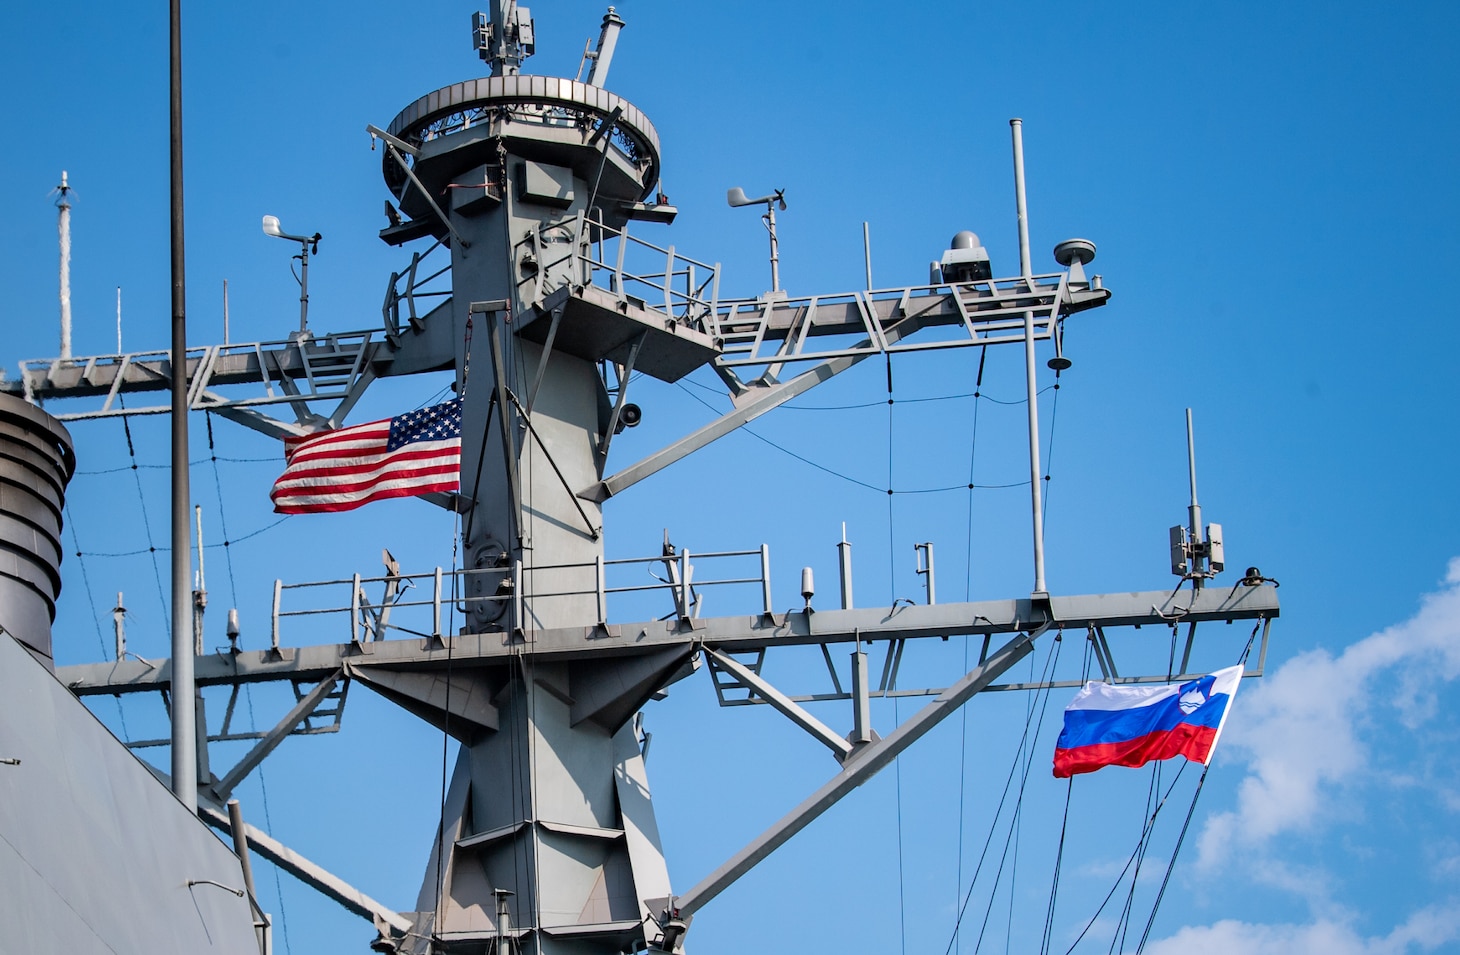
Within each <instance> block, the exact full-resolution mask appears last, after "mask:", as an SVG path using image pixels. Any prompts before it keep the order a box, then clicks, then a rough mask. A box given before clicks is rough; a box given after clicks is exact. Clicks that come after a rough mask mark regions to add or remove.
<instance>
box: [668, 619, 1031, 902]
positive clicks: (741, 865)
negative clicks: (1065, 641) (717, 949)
mask: <svg viewBox="0 0 1460 955" xmlns="http://www.w3.org/2000/svg"><path fill="white" fill-rule="evenodd" d="M1036 633H1037V632H1036ZM1033 647H1034V635H1030V634H1020V635H1019V636H1017V637H1015V638H1014V639H1013V640H1010V641H1009V642H1008V643H1007V644H1005V645H1004V647H1003V648H1002V649H1000V650H999V651H998V652H997V653H995V654H994V655H993V656H991V657H990V658H989V659H988V660H987V661H986V662H984V663H983V664H982V665H980V666H978V667H975V668H974V669H972V670H970V671H969V672H968V673H967V674H966V675H964V677H963V679H961V680H959V681H958V682H957V683H955V684H953V685H952V686H950V687H949V688H948V689H947V690H945V691H944V692H943V693H942V694H941V695H940V696H939V697H938V698H937V699H935V700H934V701H933V702H931V703H929V704H928V705H927V706H925V707H923V708H922V709H921V710H919V711H918V712H917V713H915V714H913V715H912V716H911V717H909V718H908V719H907V721H906V722H904V723H903V724H902V725H901V726H899V727H898V728H897V729H895V730H893V731H892V733H890V734H889V735H888V736H887V737H886V738H885V739H882V740H879V741H877V742H875V743H869V744H868V745H867V746H865V747H863V748H862V749H861V750H860V751H858V753H857V755H856V756H855V757H853V758H852V759H851V760H849V761H848V762H847V763H846V765H845V767H844V768H843V769H842V771H841V773H840V774H838V775H837V776H836V777H835V778H833V779H832V780H830V781H829V782H827V783H826V784H825V785H824V786H822V787H821V788H820V789H818V790H817V791H816V792H814V793H812V794H811V795H810V796H808V797H807V798H806V800H805V801H804V802H802V803H801V805H799V806H797V807H796V808H795V809H793V810H791V812H789V813H788V814H786V815H785V816H784V817H783V818H782V819H781V820H780V821H779V822H777V823H776V824H775V825H773V826H771V827H770V828H769V829H767V830H766V831H765V832H763V833H761V834H760V835H759V836H758V837H756V838H755V839H754V840H753V841H752V842H750V843H749V844H748V845H747V846H746V847H745V848H743V849H741V850H740V851H739V852H737V853H735V855H733V856H731V857H730V858H729V859H728V860H727V861H726V862H725V864H724V865H722V866H720V867H719V868H718V869H716V870H715V871H714V872H712V873H710V874H709V875H708V876H706V877H705V878H704V879H703V880H702V881H701V882H700V883H699V884H698V885H696V886H695V887H694V888H692V889H690V890H689V891H688V892H686V893H685V894H684V895H682V896H679V897H678V898H676V899H675V901H674V907H675V908H677V909H679V912H680V914H681V915H693V914H694V913H695V912H696V911H698V910H699V909H700V908H701V907H702V906H704V905H705V904H706V903H708V902H709V901H710V900H711V899H713V898H714V897H715V896H717V895H719V894H720V893H721V892H723V891H724V890H725V889H727V888H729V887H730V885H731V884H732V883H734V882H735V880H736V879H738V878H740V877H741V876H742V875H744V874H745V873H747V872H749V871H750V870H751V869H752V868H753V867H754V866H755V865H756V864H757V863H759V862H760V861H761V860H762V859H764V858H765V857H766V856H768V855H770V854H771V853H772V852H774V851H775V850H776V849H777V848H779V847H780V846H781V845H783V844H785V842H786V841H787V840H789V839H790V838H791V837H792V836H794V835H795V834H796V833H798V832H800V831H801V830H802V829H804V828H806V826H808V825H809V824H810V823H811V822H812V820H814V819H816V817H817V816H820V815H821V814H822V813H823V812H825V811H826V810H828V809H830V808H831V807H832V806H834V805H836V803H837V801H838V800H840V799H841V798H842V797H843V796H845V795H846V794H847V793H849V792H851V791H852V790H853V789H856V788H857V787H858V786H860V785H862V783H864V782H866V781H867V780H869V779H871V778H872V777H873V776H874V775H875V774H876V773H877V772H878V771H879V770H881V769H882V768H883V767H885V766H886V765H887V764H888V763H890V762H892V760H893V759H895V758H896V757H897V755H898V754H899V753H901V752H902V751H903V750H905V749H907V748H908V747H909V746H911V745H912V744H913V743H915V742H916V741H917V740H919V739H921V738H922V737H923V735H924V734H925V733H927V732H928V731H929V730H931V729H932V728H933V727H934V726H937V725H938V723H939V722H941V721H942V720H943V718H944V717H946V716H949V715H950V714H952V713H955V712H957V710H958V708H959V707H961V706H962V705H963V704H964V703H967V702H968V701H969V700H971V699H973V697H974V696H975V695H976V694H977V693H978V692H979V691H980V690H982V689H984V688H985V687H986V686H988V685H989V684H990V683H992V682H993V681H994V680H995V679H997V678H998V676H999V675H1000V674H1002V673H1003V672H1004V671H1006V670H1008V669H1009V668H1010V667H1011V666H1013V665H1014V664H1015V663H1018V662H1019V661H1020V660H1022V659H1023V658H1024V657H1025V656H1027V655H1028V654H1029V651H1030V650H1032V649H1033Z"/></svg>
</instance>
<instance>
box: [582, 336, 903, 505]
mask: <svg viewBox="0 0 1460 955" xmlns="http://www.w3.org/2000/svg"><path fill="white" fill-rule="evenodd" d="M874 354H876V352H868V353H866V354H864V355H853V356H848V357H843V358H833V359H830V360H829V361H824V362H822V363H821V364H819V365H817V366H816V367H814V368H812V369H810V370H808V371H804V372H802V373H801V374H799V375H797V376H796V377H795V378H792V379H791V380H790V381H788V382H786V383H785V384H781V385H776V386H774V387H771V388H767V389H765V391H764V393H762V394H758V395H756V396H755V397H753V398H751V399H750V400H749V401H746V402H745V403H744V404H742V405H740V406H739V407H737V408H736V409H735V410H734V411H731V412H729V413H727V414H723V415H721V416H720V417H718V418H716V419H715V420H714V421H711V422H710V423H709V424H707V425H705V426H704V427H702V428H700V429H698V430H696V431H693V432H691V433H689V434H687V435H685V436H684V437H682V438H680V439H679V440H678V441H676V442H674V443H673V444H671V445H669V446H667V447H665V448H662V449H661V450H659V451H656V452H654V453H653V454H651V455H649V456H648V457H646V458H644V459H643V460H641V461H638V462H637V463H635V464H631V465H629V466H628V467H626V468H624V469H623V470H622V471H619V472H617V473H616V474H613V475H611V476H609V477H606V478H604V479H603V480H602V481H599V482H598V483H597V484H594V485H592V486H590V487H589V488H588V489H587V490H583V491H579V492H578V495H579V496H580V497H583V498H586V499H587V500H590V501H597V502H600V503H601V502H603V501H605V500H607V499H608V498H610V497H613V496H614V495H615V494H617V493H619V492H620V491H622V490H624V489H625V488H627V487H631V486H633V485H635V484H637V483H639V482H640V481H642V480H644V478H646V477H648V476H649V475H651V474H657V473H658V472H660V471H662V470H664V469H665V468H667V467H669V465H671V464H673V463H674V462H675V461H678V460H680V459H681V458H684V457H686V456H688V455H690V454H693V453H694V452H696V451H698V450H699V449H700V448H703V447H704V446H705V445H707V444H709V443H710V442H712V441H715V440H716V439H718V438H723V437H724V436H725V435H727V434H729V433H730V432H732V431H734V430H735V429H736V428H739V427H740V426H741V425H743V424H748V423H749V422H751V421H754V420H755V419H756V418H759V417H760V416H761V415H763V414H765V413H766V412H767V411H770V410H771V409H773V408H776V407H778V406H779V405H782V404H784V403H786V402H787V401H790V400H791V399H792V398H795V397H797V396H798V395H802V394H805V393H806V392H808V391H810V390H811V389H812V388H815V387H816V386H817V385H819V384H821V383H822V382H823V381H826V380H827V379H829V378H831V377H832V376H834V375H839V374H841V373H842V372H844V371H846V370H847V369H848V368H850V367H852V366H853V365H855V364H857V363H858V362H859V361H862V360H863V359H864V358H870V357H872V355H874Z"/></svg>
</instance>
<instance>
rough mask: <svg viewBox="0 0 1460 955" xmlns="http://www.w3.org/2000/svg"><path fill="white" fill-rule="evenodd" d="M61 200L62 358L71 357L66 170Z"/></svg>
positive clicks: (68, 211) (61, 188) (57, 225)
mask: <svg viewBox="0 0 1460 955" xmlns="http://www.w3.org/2000/svg"><path fill="white" fill-rule="evenodd" d="M55 191H56V192H58V193H60V196H61V197H60V198H59V199H57V200H56V209H57V210H59V215H58V217H57V223H56V227H57V229H58V230H59V232H60V235H61V357H62V358H70V357H71V187H70V186H69V185H68V184H67V183H66V170H64V169H63V170H61V184H60V185H59V186H57V187H56V189H55Z"/></svg>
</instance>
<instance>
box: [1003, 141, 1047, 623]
mask: <svg viewBox="0 0 1460 955" xmlns="http://www.w3.org/2000/svg"><path fill="white" fill-rule="evenodd" d="M1009 126H1010V128H1011V129H1012V130H1013V133H1014V204H1015V208H1016V211H1017V213H1018V216H1019V274H1020V275H1022V276H1024V277H1025V278H1026V279H1027V278H1030V277H1031V276H1032V275H1034V269H1033V266H1032V265H1031V264H1030V261H1029V210H1028V206H1027V204H1026V203H1025V200H1024V121H1023V120H1022V119H1011V120H1009ZM1024 379H1025V385H1026V392H1027V395H1026V397H1027V398H1028V405H1029V505H1030V511H1031V513H1032V515H1033V520H1034V592H1035V593H1036V594H1043V593H1047V592H1048V588H1046V587H1045V584H1044V489H1043V488H1042V487H1041V486H1040V483H1039V482H1040V475H1039V471H1040V466H1039V387H1038V381H1037V379H1036V377H1035V370H1034V313H1033V312H1025V313H1024Z"/></svg>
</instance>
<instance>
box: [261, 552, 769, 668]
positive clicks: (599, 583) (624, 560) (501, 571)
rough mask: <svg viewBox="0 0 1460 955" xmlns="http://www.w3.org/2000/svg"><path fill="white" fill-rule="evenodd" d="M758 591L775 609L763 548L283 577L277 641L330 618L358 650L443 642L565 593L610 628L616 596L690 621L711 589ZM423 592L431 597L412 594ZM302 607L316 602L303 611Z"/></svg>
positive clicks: (275, 620) (762, 606) (275, 618)
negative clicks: (474, 619) (487, 618)
mask: <svg viewBox="0 0 1460 955" xmlns="http://www.w3.org/2000/svg"><path fill="white" fill-rule="evenodd" d="M701 566H708V567H712V568H716V569H717V570H718V572H719V575H717V576H704V577H696V570H697V569H698V568H699V567H701ZM720 568H723V569H722V570H719V569H720ZM585 571H586V572H587V574H586V576H589V577H591V584H589V585H586V586H575V585H571V584H567V585H565V584H563V583H562V581H565V580H569V579H572V578H573V577H575V576H584V574H583V572H585ZM635 571H641V572H644V573H645V574H646V575H647V576H649V577H650V578H651V579H652V581H653V582H652V583H635V582H632V579H631V575H632V574H633V573H634V572H635ZM620 580H622V581H626V582H618V581H620ZM477 583H480V584H483V585H485V586H483V587H482V589H484V590H485V589H487V588H489V587H490V588H492V589H493V592H491V593H476V594H473V593H471V591H472V590H473V589H474V588H473V584H477ZM539 583H541V585H542V586H540V587H539V586H538V584H539ZM752 586H753V587H755V588H756V590H757V592H758V595H759V600H758V601H757V602H758V604H759V610H760V612H761V613H764V614H770V613H772V612H773V606H774V605H773V603H772V598H771V582H770V551H769V548H768V547H766V546H765V545H761V546H760V547H759V548H758V549H755V550H729V551H709V552H705V553H696V554H691V552H690V551H689V550H688V549H679V550H676V551H671V552H666V553H663V554H659V555H657V556H652V557H620V558H601V557H600V558H598V559H597V560H594V561H583V562H576V563H565V564H538V565H533V566H528V565H524V564H522V562H520V561H518V562H515V563H513V564H508V565H505V566H499V567H486V568H461V569H456V570H448V569H446V568H442V567H436V568H434V569H432V570H430V571H426V572H422V573H414V574H399V573H388V574H385V575H382V576H376V577H366V576H362V575H360V574H354V575H352V576H350V577H347V578H340V579H337V580H317V581H304V582H298V583H285V582H284V581H283V580H275V581H274V594H273V605H272V610H271V613H270V645H271V648H272V649H273V650H275V651H277V650H278V649H279V648H280V646H281V640H282V629H283V626H284V623H285V621H286V620H288V619H290V618H307V617H326V618H328V619H330V620H331V621H334V622H332V623H329V624H327V625H326V627H327V629H332V630H334V631H335V633H336V634H337V635H338V637H339V638H340V639H339V640H338V642H340V643H349V644H353V645H363V644H366V643H371V642H375V641H378V640H386V639H391V636H390V634H391V633H392V632H394V633H395V634H397V635H410V636H414V637H422V638H426V639H435V640H440V639H442V638H443V637H445V636H447V635H448V633H447V630H448V629H449V628H447V627H443V622H444V621H447V622H449V617H450V616H451V615H453V614H455V615H460V617H461V618H462V619H463V621H465V620H467V619H469V618H468V615H469V614H470V613H471V611H472V610H473V609H476V608H484V607H489V606H491V605H494V604H495V605H499V606H500V607H501V608H502V610H504V611H505V610H506V609H507V608H508V607H511V608H512V609H513V611H514V612H513V619H515V620H519V621H520V620H524V619H526V618H525V617H524V615H523V609H524V606H523V605H524V603H525V604H526V605H529V606H530V605H531V603H532V602H533V601H534V600H543V599H549V598H561V597H587V596H591V597H593V598H594V601H595V606H596V608H597V617H598V619H597V621H595V622H596V623H598V624H600V625H605V626H606V625H608V624H609V622H610V610H611V607H610V599H611V598H613V597H616V596H622V597H627V596H629V595H642V594H662V595H664V596H665V597H667V604H668V608H669V609H668V612H667V613H666V614H664V617H665V618H668V617H678V618H680V619H682V620H686V621H688V620H693V619H695V618H696V617H698V616H699V615H700V611H701V609H702V608H703V605H704V596H705V595H704V591H706V590H708V589H709V588H725V587H740V588H749V587H752ZM367 588H370V589H371V590H372V591H375V592H376V593H378V594H379V597H378V599H374V600H372V599H371V597H370V596H369V595H368V594H367V592H366V590H367ZM415 591H419V592H421V593H422V594H423V596H419V597H417V596H413V595H412V592H415ZM306 594H317V595H320V596H319V599H318V600H317V601H314V602H311V601H309V600H308V599H307V598H305V597H304V595H306ZM298 602H303V603H306V604H310V603H312V605H307V606H298V605H297V603H298ZM289 604H295V605H294V606H290V605H289ZM428 608H429V609H428ZM408 624H411V625H408ZM336 628H338V629H336ZM320 636H321V634H320V632H319V631H318V630H316V631H314V632H313V633H312V634H311V641H310V642H317V640H318V639H319V637H320Z"/></svg>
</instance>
